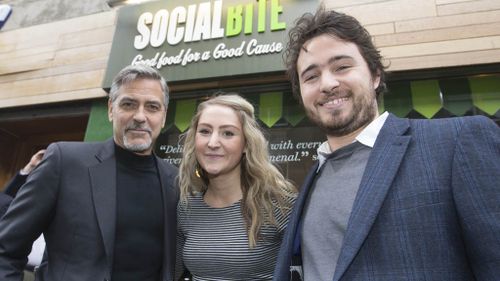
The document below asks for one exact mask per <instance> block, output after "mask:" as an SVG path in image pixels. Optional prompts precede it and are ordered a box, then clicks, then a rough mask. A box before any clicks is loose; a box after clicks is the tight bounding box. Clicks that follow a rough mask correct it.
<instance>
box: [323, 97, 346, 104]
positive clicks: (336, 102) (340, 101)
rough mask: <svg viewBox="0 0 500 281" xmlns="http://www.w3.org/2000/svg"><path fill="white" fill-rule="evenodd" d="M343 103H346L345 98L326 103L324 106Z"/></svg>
mask: <svg viewBox="0 0 500 281" xmlns="http://www.w3.org/2000/svg"><path fill="white" fill-rule="evenodd" d="M345 101H347V98H339V99H333V100H330V101H328V102H326V103H325V104H333V105H337V104H340V103H342V102H345Z"/></svg>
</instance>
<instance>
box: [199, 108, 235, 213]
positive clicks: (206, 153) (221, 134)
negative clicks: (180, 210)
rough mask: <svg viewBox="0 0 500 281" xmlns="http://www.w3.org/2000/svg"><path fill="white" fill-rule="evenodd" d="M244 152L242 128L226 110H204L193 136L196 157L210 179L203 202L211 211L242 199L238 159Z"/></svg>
mask: <svg viewBox="0 0 500 281" xmlns="http://www.w3.org/2000/svg"><path fill="white" fill-rule="evenodd" d="M244 151H245V138H244V135H243V129H242V124H241V122H240V120H239V117H238V115H237V114H236V112H235V111H234V110H233V109H231V108H229V107H226V106H220V105H210V106H208V107H207V108H205V109H204V110H203V112H202V113H201V115H200V119H199V121H198V125H197V130H196V136H195V154H196V159H197V160H198V163H199V164H200V166H201V167H202V168H203V169H204V170H205V172H206V174H207V175H208V178H209V184H208V189H207V191H206V192H205V195H204V198H203V199H204V200H205V202H206V203H207V204H208V205H209V206H211V207H214V208H222V207H227V206H230V205H232V204H234V203H236V202H238V201H239V200H241V198H243V193H242V189H241V179H240V177H241V159H242V156H243V153H244Z"/></svg>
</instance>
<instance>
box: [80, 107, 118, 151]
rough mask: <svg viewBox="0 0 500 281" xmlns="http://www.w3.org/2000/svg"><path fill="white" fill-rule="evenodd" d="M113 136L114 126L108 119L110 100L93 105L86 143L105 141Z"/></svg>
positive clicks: (86, 133)
mask: <svg viewBox="0 0 500 281" xmlns="http://www.w3.org/2000/svg"><path fill="white" fill-rule="evenodd" d="M111 136H113V125H112V124H111V122H109V119H108V100H107V99H103V100H97V101H94V102H93V103H92V109H91V110H90V116H89V122H88V124H87V130H86V131H85V138H84V141H103V140H106V139H108V138H110V137H111Z"/></svg>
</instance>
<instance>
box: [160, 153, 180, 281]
mask: <svg viewBox="0 0 500 281" xmlns="http://www.w3.org/2000/svg"><path fill="white" fill-rule="evenodd" d="M156 163H157V164H158V165H157V167H158V173H159V178H160V184H161V193H162V198H163V210H164V212H163V214H164V218H163V220H164V226H163V231H164V235H163V237H164V241H163V265H162V277H161V280H172V279H173V273H174V269H175V258H176V256H175V254H176V233H177V202H178V200H179V194H178V188H177V186H175V187H174V186H170V182H172V181H173V180H172V178H176V177H177V174H176V173H175V170H174V168H172V167H170V166H168V165H166V164H165V162H164V161H163V160H162V159H161V158H158V157H156Z"/></svg>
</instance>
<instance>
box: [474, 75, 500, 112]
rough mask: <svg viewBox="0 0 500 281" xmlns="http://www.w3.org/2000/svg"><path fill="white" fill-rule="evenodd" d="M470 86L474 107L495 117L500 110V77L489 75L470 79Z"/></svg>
mask: <svg viewBox="0 0 500 281" xmlns="http://www.w3.org/2000/svg"><path fill="white" fill-rule="evenodd" d="M469 84H470V88H471V92H472V94H471V96H472V101H473V103H474V105H475V106H476V107H477V108H479V109H481V110H482V111H484V112H486V113H488V114H490V115H494V114H495V113H496V112H497V111H498V110H500V76H499V75H487V76H477V77H470V78H469Z"/></svg>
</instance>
